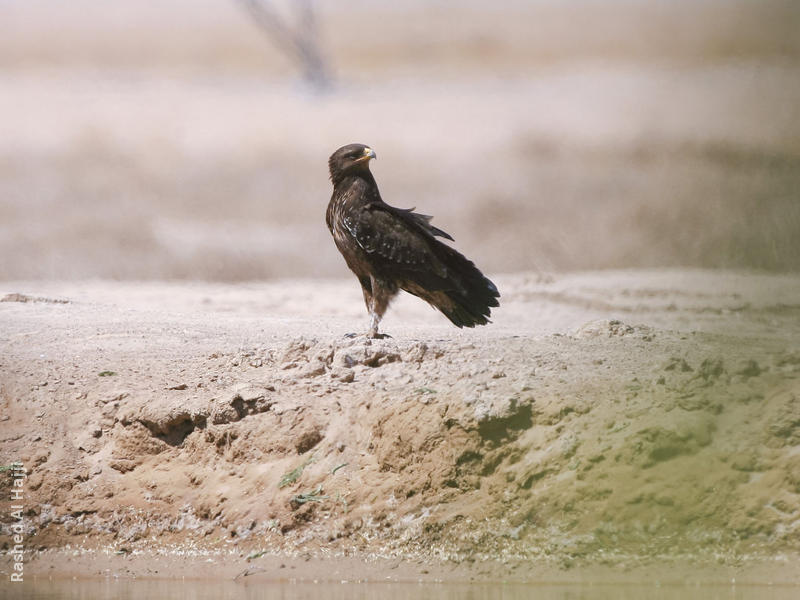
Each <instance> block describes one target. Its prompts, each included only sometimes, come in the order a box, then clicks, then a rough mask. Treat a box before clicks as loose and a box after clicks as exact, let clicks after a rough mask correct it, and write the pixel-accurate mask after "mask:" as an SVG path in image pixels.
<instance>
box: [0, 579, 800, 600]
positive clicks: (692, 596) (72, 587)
mask: <svg viewBox="0 0 800 600" xmlns="http://www.w3.org/2000/svg"><path fill="white" fill-rule="evenodd" d="M798 597H800V589H798V588H797V587H794V586H710V585H709V586H697V585H691V586H688V585H687V586H683V585H668V586H656V585H630V584H624V585H616V584H600V585H591V584H570V585H536V584H501V583H498V584H430V583H425V584H416V583H237V582H233V581H224V582H216V581H211V582H210V581H154V580H126V581H120V580H53V581H29V582H25V583H22V584H11V583H9V582H3V583H2V584H0V598H8V599H9V600H11V599H16V598H24V599H25V600H54V599H56V598H58V599H59V600H61V599H67V600H111V599H114V600H127V599H131V600H133V599H136V600H139V599H141V598H158V599H163V600H206V599H208V600H212V599H213V600H240V599H246V600H261V599H267V598H269V599H270V600H272V599H280V600H312V599H313V600H320V599H321V598H324V599H325V600H372V599H374V598H381V600H384V599H386V600H411V599H414V600H416V599H431V600H522V599H523V598H524V599H529V598H530V599H534V600H583V599H586V600H589V599H592V600H611V599H614V600H634V599H636V600H638V599H640V598H644V599H646V600H751V599H752V600H795V599H796V598H798Z"/></svg>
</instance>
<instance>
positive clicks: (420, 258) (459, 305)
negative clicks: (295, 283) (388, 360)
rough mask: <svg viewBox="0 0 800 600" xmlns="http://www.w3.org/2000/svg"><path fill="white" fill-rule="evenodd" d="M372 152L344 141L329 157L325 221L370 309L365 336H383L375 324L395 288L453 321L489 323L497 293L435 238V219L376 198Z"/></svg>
mask: <svg viewBox="0 0 800 600" xmlns="http://www.w3.org/2000/svg"><path fill="white" fill-rule="evenodd" d="M373 158H376V155H375V151H374V150H372V148H370V147H369V146H365V145H364V144H349V145H347V146H342V147H341V148H339V149H338V150H337V151H336V152H334V153H333V155H332V156H331V157H330V159H329V160H328V167H329V168H330V174H331V181H332V182H333V195H332V196H331V201H330V203H329V204H328V211H327V213H326V215H325V220H326V221H327V223H328V229H330V231H331V234H332V235H333V240H334V241H335V242H336V247H337V248H338V249H339V252H341V253H342V256H344V260H345V262H346V263H347V266H348V267H350V270H351V271H353V273H355V274H356V277H358V281H359V282H360V283H361V289H362V290H363V292H364V302H365V303H366V304H367V311H368V312H369V315H370V326H369V332H368V333H367V337H371V338H375V337H382V336H380V335H379V334H378V323H379V322H380V320H381V317H383V314H384V313H385V312H386V309H387V308H388V307H389V302H391V300H392V298H394V296H396V295H397V293H398V292H399V290H405V291H407V292H408V293H410V294H414V295H415V296H418V297H420V298H422V299H423V300H425V301H426V302H428V303H429V304H430V305H431V306H433V307H434V308H437V309H439V310H440V311H441V312H442V313H443V314H444V316H446V317H447V318H448V319H450V321H452V323H453V324H454V325H455V326H456V327H474V326H475V325H485V324H486V323H489V319H488V317H489V316H490V313H491V307H492V306H499V304H498V301H497V299H498V298H499V297H500V294H499V293H498V291H497V288H496V287H495V285H494V284H493V283H492V282H491V281H489V280H488V279H487V278H486V277H484V275H483V273H481V272H480V271H479V270H478V269H477V268H476V267H475V265H474V264H472V262H470V261H469V260H468V259H467V258H465V257H464V256H462V255H461V254H459V253H458V252H456V251H455V250H454V249H453V248H451V247H450V246H448V245H446V244H444V243H442V242H440V241H439V240H437V239H436V237H437V236H438V237H443V238H446V239H448V240H451V241H452V240H453V238H452V237H450V236H449V235H448V234H447V233H445V232H444V231H442V230H441V229H438V228H436V227H434V226H433V225H431V223H430V221H431V218H432V217H429V216H428V215H421V214H419V213H415V212H413V211H414V209H413V208H411V209H404V208H395V207H394V206H389V205H388V204H386V203H385V202H384V201H383V200H382V199H381V194H380V192H379V191H378V184H377V183H375V178H374V177H373V176H372V173H371V172H370V170H369V161H370V159H373Z"/></svg>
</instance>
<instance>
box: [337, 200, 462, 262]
mask: <svg viewBox="0 0 800 600" xmlns="http://www.w3.org/2000/svg"><path fill="white" fill-rule="evenodd" d="M412 211H413V209H408V210H406V209H396V208H394V207H391V206H388V205H386V204H382V203H381V204H378V203H370V204H367V205H365V206H363V207H360V209H359V210H356V211H352V212H350V213H349V214H347V215H345V217H344V225H345V227H346V228H347V230H348V231H349V232H350V235H352V236H353V239H354V240H355V241H356V242H357V243H358V245H359V246H361V248H362V249H363V250H364V251H365V252H367V254H368V255H372V256H374V257H375V258H376V259H379V260H381V261H382V262H384V263H385V264H386V263H388V264H391V265H393V266H396V267H398V268H401V269H412V270H416V269H417V268H425V269H431V270H432V271H433V272H434V273H436V274H437V275H438V276H439V277H446V276H447V269H446V267H445V265H444V264H443V263H442V262H441V261H440V260H439V259H438V258H437V257H436V255H435V253H434V252H433V251H432V248H431V241H433V238H434V236H437V235H438V236H441V237H446V238H447V239H453V238H451V237H450V236H449V235H447V234H446V233H445V232H444V231H442V230H441V229H438V228H436V227H433V226H432V225H431V224H430V219H431V217H429V216H427V215H421V214H419V213H415V212H412Z"/></svg>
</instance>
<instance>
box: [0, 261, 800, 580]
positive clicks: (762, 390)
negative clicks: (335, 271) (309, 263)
mask: <svg viewBox="0 0 800 600" xmlns="http://www.w3.org/2000/svg"><path fill="white" fill-rule="evenodd" d="M497 282H498V285H499V287H500V289H501V292H502V293H503V298H502V302H503V306H502V307H501V309H500V310H499V311H498V312H497V314H496V318H495V323H494V324H493V325H492V326H490V327H486V328H481V329H478V330H475V331H459V330H456V329H454V328H452V327H451V326H449V325H448V324H447V322H446V321H445V320H444V319H443V318H441V317H440V316H438V315H437V314H435V313H433V312H432V311H430V309H429V308H427V307H426V306H425V305H424V304H422V303H420V302H419V301H417V300H415V299H413V298H406V299H403V300H402V301H399V302H398V303H397V305H396V306H395V307H394V308H393V310H392V311H391V312H390V313H389V316H388V317H387V319H386V320H385V324H384V325H385V331H386V332H387V333H390V334H391V335H393V336H394V337H393V338H392V339H387V340H379V341H368V340H365V339H364V338H358V337H356V338H347V337H344V334H346V333H348V332H352V331H360V330H363V329H364V328H365V327H366V317H365V315H364V314H362V313H363V307H362V305H361V300H360V298H359V294H360V293H359V291H358V289H357V286H356V285H355V283H354V282H353V281H349V280H347V281H311V280H308V281H285V282H275V283H270V284H257V285H255V284H254V285H238V286H226V285H212V284H166V283H147V284H133V283H124V284H123V283H111V282H92V283H63V284H60V283H47V282H35V283H4V284H2V286H0V298H2V299H3V300H4V301H3V302H2V303H0V331H2V334H1V335H2V337H1V339H2V348H1V349H0V373H2V378H1V379H0V386H1V387H0V393H1V394H2V395H1V397H0V400H1V401H2V405H1V406H2V417H0V418H2V424H1V426H2V434H0V444H2V446H0V447H1V448H2V464H3V465H10V464H11V463H12V462H14V461H20V462H21V463H22V464H23V465H24V466H25V468H26V469H27V470H28V471H29V475H28V477H27V479H26V481H25V488H24V489H25V499H24V506H25V509H24V511H25V512H24V520H23V521H24V525H25V538H26V548H27V549H28V558H27V559H26V560H28V561H29V565H28V568H29V570H30V572H35V573H46V572H48V570H49V569H50V568H51V567H54V566H58V568H60V569H67V570H70V569H71V570H77V571H79V572H83V573H86V574H94V573H100V574H102V573H103V572H104V569H106V568H108V569H115V570H116V571H115V572H117V573H119V574H122V575H125V574H138V575H146V574H154V573H153V572H154V571H158V570H159V569H158V566H159V565H161V572H160V573H159V575H170V574H173V575H174V574H178V573H180V568H195V569H196V566H197V564H198V563H201V562H203V563H205V562H208V563H209V564H215V563H216V564H223V565H224V569H223V571H224V573H225V574H231V573H234V572H239V571H243V570H244V569H247V568H251V569H253V570H255V571H257V570H259V569H262V568H263V569H267V571H268V572H270V573H272V572H275V573H276V574H279V573H278V569H280V567H279V565H280V564H284V567H285V568H286V569H290V568H292V567H293V566H297V565H299V564H301V563H302V561H304V560H305V559H310V560H312V561H316V560H317V559H325V560H321V562H317V563H315V564H319V565H322V566H321V567H320V568H321V571H320V573H322V575H323V576H324V574H325V568H326V567H325V565H329V564H343V563H342V561H344V562H346V561H356V562H358V561H361V560H371V561H377V562H373V564H375V565H381V566H380V569H383V570H384V571H386V572H389V571H392V570H393V569H396V568H399V569H400V571H402V572H403V573H404V574H407V576H408V577H416V576H418V575H424V573H423V571H427V572H428V574H431V571H430V569H431V568H435V569H439V570H438V571H436V572H435V573H433V574H434V575H437V576H439V575H441V574H442V573H444V574H445V575H446V574H447V573H448V572H450V571H447V570H445V571H442V570H441V569H444V568H445V567H443V566H442V565H445V566H446V567H447V569H455V570H456V571H453V572H457V573H459V574H460V575H459V576H474V577H484V578H488V577H494V576H497V573H498V572H500V571H502V572H503V573H505V575H504V576H507V575H509V574H510V575H511V576H516V577H519V578H524V577H526V576H527V575H529V574H530V573H531V572H533V571H532V570H536V569H538V570H539V571H540V572H543V570H547V571H548V572H553V573H567V572H570V570H571V569H572V568H573V567H582V568H584V569H588V568H593V569H596V568H603V567H607V568H609V569H612V570H617V571H623V570H626V569H640V568H643V567H647V566H648V565H651V566H652V565H659V566H663V565H664V564H669V563H671V562H675V561H682V562H683V563H694V564H695V565H700V566H703V565H706V566H714V567H715V568H717V569H723V570H726V571H725V572H726V573H727V572H728V571H727V570H730V569H734V570H735V569H745V570H746V569H752V568H755V566H756V565H761V567H759V568H762V567H763V569H766V570H764V571H762V572H763V573H767V572H768V573H770V574H769V575H764V576H763V577H762V579H763V578H769V579H773V578H777V579H779V580H784V581H798V580H800V575H799V574H798V568H797V564H798V563H797V556H798V552H800V542H798V540H800V535H798V533H799V532H798V525H800V520H798V519H799V518H800V453H798V449H799V448H800V418H798V415H800V345H799V344H798V340H800V319H798V317H799V316H800V304H798V298H800V280H798V278H797V277H781V276H757V275H746V274H737V273H714V272H705V271H681V270H677V271H666V272H596V273H585V274H576V275H564V276H556V277H543V276H538V275H513V276H505V277H499V278H497ZM1 475H2V476H3V479H2V485H3V486H4V487H3V490H0V491H1V492H2V497H3V501H4V502H6V504H7V501H6V499H7V497H8V496H9V494H10V487H9V486H10V485H11V481H12V477H11V472H10V471H9V472H6V473H3V474H1ZM4 507H5V504H4ZM2 518H3V523H2V526H3V538H2V540H3V541H2V544H4V547H5V548H6V549H7V548H8V547H9V543H10V538H9V537H8V535H9V533H10V532H11V527H12V525H13V524H14V523H15V522H16V521H15V520H14V519H13V518H12V517H11V516H10V515H9V511H8V510H6V509H5V508H4V513H3V517H2ZM87 555H89V556H92V557H93V560H92V561H85V560H84V559H83V558H82V557H84V556H87ZM159 556H162V557H164V558H163V559H160V558H157V560H156V561H155V562H149V563H148V562H146V561H144V558H143V557H150V559H153V557H159ZM97 557H101V558H102V557H105V558H104V559H103V560H104V561H105V562H96V560H97ZM137 557H139V558H138V559H139V562H135V560H136V559H137ZM248 557H250V559H249V560H247V558H248ZM327 559H330V560H333V559H335V560H336V561H339V562H337V563H328V562H326V560H327ZM10 561H11V558H10V556H9V555H7V554H6V555H4V556H3V557H2V562H1V563H0V568H2V569H3V570H6V571H7V570H8V569H9V568H10V564H11V562H10ZM126 561H127V562H126ZM130 561H134V562H130ZM170 561H172V562H170ZM287 561H290V562H287ZM292 561H294V562H292ZM298 561H299V562H298ZM106 563H108V564H106ZM178 563H180V564H181V565H184V566H183V567H180V568H179V567H175V568H174V569H173V570H172V571H170V568H169V567H167V565H170V564H172V565H175V564H178ZM290 563H291V564H290ZM429 564H433V565H438V566H435V567H429V566H427V565H429ZM87 565H88V566H87ZM108 565H111V566H108ZM114 565H116V566H114ZM130 565H138V567H137V566H134V567H131V566H130ZM187 565H188V567H187ZM287 565H288V566H287ZM764 565H766V566H764ZM165 568H166V570H167V572H166V573H165V572H164V570H165ZM209 568H211V567H209ZM298 568H300V567H298ZM375 568H376V572H379V571H380V569H378V567H377V566H376V567H375ZM125 569H128V570H127V571H126V570H125ZM498 569H500V571H498ZM351 570H352V571H353V572H357V571H359V570H358V569H351ZM572 570H573V571H574V569H572ZM400 571H396V572H400ZM221 572H222V571H221ZM380 572H383V571H380ZM776 573H777V574H778V575H776Z"/></svg>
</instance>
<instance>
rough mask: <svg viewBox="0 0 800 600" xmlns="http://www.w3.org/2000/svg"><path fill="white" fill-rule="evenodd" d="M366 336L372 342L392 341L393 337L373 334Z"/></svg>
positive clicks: (385, 334)
mask: <svg viewBox="0 0 800 600" xmlns="http://www.w3.org/2000/svg"><path fill="white" fill-rule="evenodd" d="M366 335H367V337H368V338H369V339H371V340H387V339H389V340H390V339H392V336H390V335H389V334H388V333H372V332H370V333H367V334H366Z"/></svg>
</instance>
